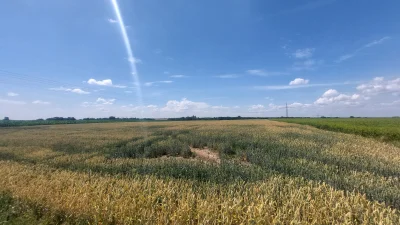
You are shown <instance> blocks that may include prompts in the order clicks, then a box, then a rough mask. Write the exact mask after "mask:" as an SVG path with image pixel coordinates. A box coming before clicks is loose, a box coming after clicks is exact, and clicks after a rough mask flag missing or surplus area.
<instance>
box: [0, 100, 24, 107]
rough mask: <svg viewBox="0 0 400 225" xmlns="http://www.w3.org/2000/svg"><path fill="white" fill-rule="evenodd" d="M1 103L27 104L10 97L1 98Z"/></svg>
mask: <svg viewBox="0 0 400 225" xmlns="http://www.w3.org/2000/svg"><path fill="white" fill-rule="evenodd" d="M0 104H12V105H25V104H26V102H23V101H14V100H8V99H1V98H0Z"/></svg>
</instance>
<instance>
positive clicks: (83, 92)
mask: <svg viewBox="0 0 400 225" xmlns="http://www.w3.org/2000/svg"><path fill="white" fill-rule="evenodd" d="M49 90H52V91H66V92H72V93H76V94H90V92H87V91H83V90H82V89H80V88H65V87H59V88H49Z"/></svg>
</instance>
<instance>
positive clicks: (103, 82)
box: [87, 78, 126, 88]
mask: <svg viewBox="0 0 400 225" xmlns="http://www.w3.org/2000/svg"><path fill="white" fill-rule="evenodd" d="M87 83H88V84H91V85H99V86H107V87H115V88H126V86H124V85H113V82H112V80H111V79H105V80H96V79H93V78H90V79H89V80H88V81H87Z"/></svg>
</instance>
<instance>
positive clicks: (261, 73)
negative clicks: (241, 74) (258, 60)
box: [246, 69, 288, 77]
mask: <svg viewBox="0 0 400 225" xmlns="http://www.w3.org/2000/svg"><path fill="white" fill-rule="evenodd" d="M246 73H247V74H250V75H254V76H262V77H266V76H279V75H288V73H287V72H269V71H265V70H262V69H252V70H247V71H246Z"/></svg>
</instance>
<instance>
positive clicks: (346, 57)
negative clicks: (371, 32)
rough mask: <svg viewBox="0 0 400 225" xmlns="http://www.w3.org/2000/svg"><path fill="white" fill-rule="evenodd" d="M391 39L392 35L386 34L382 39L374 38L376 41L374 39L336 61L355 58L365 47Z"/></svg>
mask: <svg viewBox="0 0 400 225" xmlns="http://www.w3.org/2000/svg"><path fill="white" fill-rule="evenodd" d="M390 39H391V37H389V36H386V37H383V38H381V39H379V40H374V41H372V42H370V43H368V44H366V45H364V46H362V47H361V48H359V49H357V50H355V51H354V52H353V53H349V54H345V55H342V56H340V57H339V58H338V59H337V60H336V62H337V63H340V62H343V61H345V60H348V59H351V58H353V57H354V56H356V55H357V54H358V53H359V52H360V51H362V50H364V49H366V48H370V47H373V46H375V45H379V44H382V43H384V42H385V41H387V40H390Z"/></svg>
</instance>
